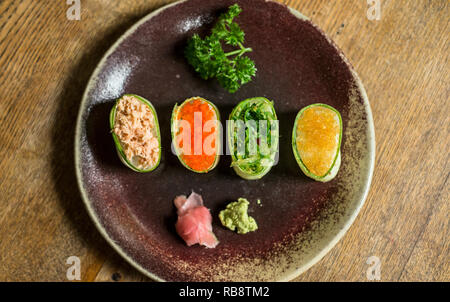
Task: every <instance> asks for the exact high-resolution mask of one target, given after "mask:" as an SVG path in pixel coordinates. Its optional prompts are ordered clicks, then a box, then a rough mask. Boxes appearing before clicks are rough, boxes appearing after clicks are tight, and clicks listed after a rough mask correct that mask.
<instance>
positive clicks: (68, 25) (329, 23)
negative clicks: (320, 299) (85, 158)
mask: <svg viewBox="0 0 450 302" xmlns="http://www.w3.org/2000/svg"><path fill="white" fill-rule="evenodd" d="M380 1H381V18H380V20H379V21H370V20H369V19H368V18H367V14H366V11H367V9H368V7H369V5H368V4H367V2H366V1H363V0H333V1H329V0H308V1H300V0H291V1H284V3H286V4H287V5H289V6H291V7H293V8H296V9H298V10H299V11H301V12H302V13H303V14H305V15H306V16H309V17H310V18H311V19H312V21H313V22H314V23H316V24H317V25H319V26H320V27H321V28H322V29H323V30H324V31H325V32H326V33H327V34H328V35H329V36H330V37H331V38H332V39H333V40H334V41H335V42H336V44H337V45H338V46H339V47H340V48H341V49H342V50H343V51H344V53H345V54H346V56H347V57H348V58H349V60H350V62H352V64H353V65H354V67H355V69H356V70H357V72H358V73H359V75H360V77H361V79H362V80H363V82H364V84H365V87H366V89H367V92H368V95H369V99H370V101H371V106H372V110H373V115H374V120H375V130H376V140H377V154H376V164H375V173H374V178H373V182H372V187H371V190H370V193H369V196H368V199H367V201H366V204H365V205H364V207H363V209H362V211H361V213H360V214H359V216H358V218H357V219H356V221H355V223H354V224H353V226H352V227H351V228H350V230H349V232H348V233H347V234H346V235H345V237H344V238H343V239H342V240H341V241H340V242H339V243H338V244H337V245H336V246H335V247H334V248H333V249H332V251H331V252H330V253H329V254H328V255H326V256H325V257H324V258H323V259H322V260H321V261H320V262H319V263H317V264H316V265H315V266H313V267H312V268H311V269H310V270H308V271H307V272H306V273H304V274H303V275H301V276H300V277H298V278H297V279H295V281H367V280H368V279H367V276H366V272H367V270H368V268H369V266H370V265H368V264H367V263H366V261H367V259H368V258H369V257H371V256H376V257H378V258H379V259H380V260H381V280H383V281H438V280H439V281H450V274H449V261H448V260H449V237H450V236H449V183H448V178H449V172H450V162H449V150H450V103H449V94H450V74H449V71H450V65H449V57H450V49H449V43H450V42H449V37H450V25H449V23H450V19H449V18H448V16H449V15H450V1H448V0H417V1H408V0H380ZM168 2H171V1H167V0H165V1H144V0H123V1H114V0H82V1H81V7H82V10H81V20H79V21H70V20H68V19H67V17H66V11H67V9H68V8H69V6H68V5H67V4H66V1H65V0H40V1H35V0H0V281H66V280H67V278H66V271H67V269H68V267H69V265H67V264H66V259H67V258H68V257H69V256H72V255H75V256H78V257H79V258H80V260H81V273H82V274H81V279H82V280H83V281H148V279H147V278H146V277H144V276H142V275H141V274H140V273H139V272H137V271H136V270H135V269H133V268H132V267H131V266H130V265H129V264H127V263H126V262H125V261H124V260H122V259H121V257H120V256H119V255H118V254H117V253H116V252H115V251H114V250H113V249H112V248H111V247H110V246H109V245H108V244H107V243H106V241H105V240H104V239H103V238H102V237H101V235H100V233H99V232H98V231H97V230H96V228H95V227H94V225H93V223H92V222H91V220H90V219H89V217H88V214H87V212H86V210H85V208H84V204H83V202H82V200H81V197H80V194H79V192H78V188H77V184H76V178H75V172H74V162H73V147H74V146H73V139H74V129H75V120H76V116H77V112H78V108H79V105H80V101H81V98H82V94H83V91H84V89H85V86H86V84H87V81H88V79H89V77H90V75H91V73H92V72H93V70H94V68H95V66H96V65H97V64H98V62H99V60H100V59H101V57H102V56H103V54H104V53H105V52H106V51H107V49H108V48H109V47H110V46H111V45H112V44H113V43H114V42H115V41H116V39H117V38H118V37H119V36H120V35H121V34H122V33H124V32H125V31H126V30H127V29H128V28H129V27H130V26H131V25H132V24H133V23H135V22H136V21H137V20H139V19H140V18H142V17H143V16H145V15H146V14H148V13H149V12H151V11H153V10H154V9H155V8H158V7H160V6H162V5H164V4H165V3H168Z"/></svg>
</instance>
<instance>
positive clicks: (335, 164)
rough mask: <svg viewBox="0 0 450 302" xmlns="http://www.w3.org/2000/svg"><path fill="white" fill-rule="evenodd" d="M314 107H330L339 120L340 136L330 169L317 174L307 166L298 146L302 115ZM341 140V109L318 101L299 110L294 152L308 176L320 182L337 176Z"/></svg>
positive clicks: (294, 132) (339, 163) (295, 125)
mask: <svg viewBox="0 0 450 302" xmlns="http://www.w3.org/2000/svg"><path fill="white" fill-rule="evenodd" d="M314 107H324V108H327V109H330V110H331V111H332V112H334V114H335V116H336V117H337V118H338V120H339V138H338V143H337V148H336V149H335V150H333V151H334V153H335V155H334V159H333V161H332V164H331V166H330V167H329V168H328V171H327V172H326V173H325V174H323V175H316V174H314V173H313V172H311V170H310V169H309V168H308V167H307V166H306V164H305V163H304V161H303V160H302V157H301V155H300V153H301V152H300V151H299V150H298V147H297V136H298V135H297V134H298V133H297V128H298V123H299V121H300V117H302V115H303V113H304V112H305V111H306V110H307V109H310V108H314ZM341 142H342V117H341V114H340V113H339V111H337V110H336V109H335V108H333V107H331V106H329V105H326V104H321V103H318V104H312V105H309V106H307V107H305V108H303V109H302V110H300V111H299V113H298V114H297V117H296V118H295V123H294V128H293V130H292V150H293V152H294V156H295V159H296V161H297V163H298V165H299V167H300V169H301V170H302V171H303V173H305V175H306V176H308V177H310V178H312V179H314V180H316V181H320V182H328V181H331V180H332V179H333V178H335V177H336V175H337V173H338V171H339V168H340V165H341Z"/></svg>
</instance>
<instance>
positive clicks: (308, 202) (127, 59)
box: [75, 0, 374, 281]
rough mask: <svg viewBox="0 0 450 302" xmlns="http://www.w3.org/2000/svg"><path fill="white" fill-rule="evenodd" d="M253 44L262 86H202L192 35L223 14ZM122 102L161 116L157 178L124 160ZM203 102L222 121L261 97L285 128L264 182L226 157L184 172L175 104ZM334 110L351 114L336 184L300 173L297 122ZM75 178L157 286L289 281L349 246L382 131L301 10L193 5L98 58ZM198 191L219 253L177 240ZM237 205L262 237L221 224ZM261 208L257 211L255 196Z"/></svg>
mask: <svg viewBox="0 0 450 302" xmlns="http://www.w3.org/2000/svg"><path fill="white" fill-rule="evenodd" d="M236 2H237V3H239V5H240V6H241V7H242V8H243V12H242V14H241V15H240V16H239V17H238V18H237V22H238V23H239V24H240V25H241V27H242V28H243V30H244V31H245V33H246V36H245V38H246V42H245V44H246V45H248V46H250V47H252V48H253V50H254V51H253V52H252V53H250V55H249V56H250V57H251V58H252V59H253V60H254V61H255V62H256V65H257V68H258V73H257V76H256V78H255V79H254V80H253V81H252V82H251V83H249V84H247V85H245V86H244V87H242V88H241V89H240V90H239V91H238V92H237V93H236V94H229V93H227V92H226V91H224V90H223V89H222V88H221V87H220V86H219V85H218V84H217V83H216V82H215V81H203V80H201V79H200V78H199V77H198V76H197V75H196V74H195V73H194V71H193V70H192V69H191V68H190V66H189V65H188V64H187V63H186V61H185V59H184V57H183V48H184V46H185V44H186V41H187V39H188V38H189V37H190V36H192V34H193V33H195V32H199V33H206V32H207V31H208V30H209V29H210V28H211V26H212V23H213V22H214V20H215V18H216V17H217V16H218V15H219V14H220V13H221V12H223V11H225V10H226V8H227V7H228V6H229V5H231V4H233V3H236ZM124 93H134V94H138V95H141V96H143V97H145V98H146V99H148V100H149V101H151V102H152V103H153V105H154V106H155V108H156V111H157V114H158V117H159V120H160V127H161V135H162V147H163V154H162V160H161V164H160V166H159V167H158V168H157V169H156V170H155V171H154V172H152V173H148V174H139V173H135V172H133V171H131V170H130V169H128V168H126V167H125V166H124V165H122V163H121V162H120V160H119V159H118V157H117V154H116V152H115V149H114V144H113V140H112V138H111V135H110V133H109V127H108V114H109V111H110V110H111V108H112V106H113V102H114V100H115V99H116V98H117V97H119V96H120V95H122V94H124ZM192 96H202V97H204V98H206V99H208V100H210V101H212V102H213V103H215V104H216V105H217V107H218V108H219V110H220V113H221V116H222V118H223V119H226V118H227V117H228V115H229V114H230V112H231V110H232V108H233V107H234V106H235V105H236V104H237V103H238V102H239V101H241V100H244V99H246V98H250V97H256V96H263V97H266V98H268V99H270V100H273V101H274V102H275V108H276V110H277V114H278V117H279V119H280V135H281V137H280V152H279V154H280V160H279V163H278V165H277V166H275V167H273V169H272V170H271V171H270V173H269V174H268V175H266V176H265V177H264V178H263V179H262V180H258V181H245V180H243V179H241V178H240V177H238V176H237V175H235V173H234V172H233V170H232V169H231V168H230V167H229V166H230V158H229V156H222V157H221V160H220V163H219V165H218V167H217V168H216V169H215V170H213V171H212V172H210V173H208V174H206V175H202V174H195V173H193V172H190V171H188V170H187V169H185V168H184V167H183V166H182V165H181V164H180V162H179V161H178V159H177V158H176V156H175V155H174V154H172V152H171V148H170V143H171V141H170V137H171V135H170V116H171V110H172V108H173V106H174V104H175V103H176V102H178V103H180V102H182V101H183V100H185V99H186V98H189V97H192ZM318 102H321V103H326V104H329V105H331V106H333V107H335V108H336V109H338V110H339V111H340V112H341V114H342V118H343V126H344V135H343V143H342V166H341V169H340V171H339V173H338V176H337V177H336V178H335V179H334V180H333V181H332V182H329V183H319V182H315V181H313V180H311V179H309V178H307V177H306V176H304V175H303V173H302V172H301V170H300V168H299V167H298V166H297V163H296V161H295V158H294V155H293V153H292V148H291V133H292V132H291V131H292V127H293V123H294V119H295V116H296V114H297V112H298V111H299V110H300V109H301V108H302V107H304V106H307V105H309V104H312V103H318ZM75 145H76V151H75V153H76V170H77V176H78V181H79V186H80V190H81V192H82V196H83V199H84V201H85V203H86V205H87V208H88V211H89V213H90V215H91V217H92V219H93V220H94V222H95V223H96V225H97V227H98V229H99V230H100V232H101V233H102V234H103V235H104V236H105V238H106V239H107V240H108V242H110V243H111V245H112V246H113V247H114V248H115V249H116V250H117V251H118V252H119V253H120V254H121V255H122V256H123V257H125V258H126V259H127V260H128V261H129V262H130V263H132V264H133V265H134V266H135V267H136V268H137V269H139V270H140V271H141V272H143V273H145V274H146V275H148V276H150V277H152V278H154V279H157V280H183V281H184V280H188V281H192V280H195V281H199V280H206V281H210V280H235V281H237V280H246V281H248V280H288V279H291V278H293V277H295V276H297V275H298V274H300V273H301V272H303V271H304V270H306V269H307V268H309V267H310V266H311V265H313V264H314V263H315V262H317V261H318V260H319V259H320V258H321V257H323V255H325V253H326V252H328V251H329V250H330V249H331V248H332V246H333V245H334V244H336V242H337V241H338V240H339V239H340V238H341V237H342V236H343V234H344V233H345V231H346V230H347V229H348V228H349V227H350V225H351V223H352V222H353V220H354V219H355V217H356V215H357V214H358V212H359V209H360V208H361V206H362V204H363V203H364V199H365V197H366V195H367V191H368V188H369V185H370V180H371V175H372V171H373V162H374V132H373V122H372V117H371V113H370V107H369V103H368V100H367V97H366V94H365V92H364V88H363V87H362V84H361V82H360V80H359V79H358V77H357V75H356V73H355V72H354V71H353V69H352V68H351V66H350V65H349V64H348V63H347V62H346V59H345V58H344V57H343V55H342V54H341V52H340V51H339V50H338V49H337V48H336V47H335V46H334V44H333V43H332V42H331V41H330V40H329V39H328V38H327V37H326V36H325V35H324V34H323V32H321V31H320V30H319V29H318V28H317V27H316V26H314V25H313V24H312V23H311V22H310V21H308V20H307V19H306V18H305V17H303V16H302V15H300V13H298V12H296V11H293V10H291V9H289V8H287V7H286V6H283V5H280V4H278V3H275V2H271V1H264V0H252V1H249V0H247V1H236V0H233V1H217V0H188V1H185V2H178V3H176V4H175V5H173V4H172V5H169V6H167V7H164V8H162V9H159V10H158V11H155V12H154V13H152V14H150V15H149V16H147V17H145V18H144V19H143V20H142V21H140V22H139V23H138V24H136V25H135V26H133V27H132V28H131V29H130V30H129V31H128V32H127V33H126V34H125V35H124V36H123V37H122V38H121V39H120V40H119V41H118V42H117V43H116V44H115V45H114V46H113V47H112V49H110V50H109V51H108V53H107V54H106V56H105V57H104V59H103V60H102V61H101V62H100V64H99V66H98V68H97V70H96V71H95V72H94V75H93V76H92V78H91V81H90V83H89V85H88V87H87V90H86V93H85V96H84V99H83V103H82V106H81V109H80V114H79V118H78V126H77V133H76V141H75ZM192 190H194V191H195V192H198V193H200V194H202V195H203V199H204V201H205V204H206V206H207V207H208V208H210V209H211V212H212V215H213V228H214V232H215V234H216V235H217V237H218V238H219V240H220V244H219V245H218V246H217V248H215V249H206V248H204V247H200V246H193V247H187V246H186V245H185V244H184V242H183V241H182V240H181V239H180V238H179V237H178V236H177V234H176V232H175V227H174V225H175V221H176V213H175V212H176V211H175V208H174V206H173V199H174V198H175V196H176V195H179V194H189V193H190V192H191V191H192ZM238 197H246V198H248V199H249V200H250V202H251V207H250V214H251V215H252V216H253V217H254V218H255V219H256V221H257V222H258V225H259V229H258V231H256V232H253V233H250V234H247V235H238V234H235V233H233V232H231V231H229V230H226V229H225V228H223V227H222V226H221V225H220V221H219V219H218V217H217V215H218V213H219V211H220V210H221V209H222V208H223V207H224V206H225V205H226V204H227V203H229V202H231V201H234V200H236V199H237V198H238ZM257 199H261V203H262V204H261V206H260V205H257V203H256V200H257Z"/></svg>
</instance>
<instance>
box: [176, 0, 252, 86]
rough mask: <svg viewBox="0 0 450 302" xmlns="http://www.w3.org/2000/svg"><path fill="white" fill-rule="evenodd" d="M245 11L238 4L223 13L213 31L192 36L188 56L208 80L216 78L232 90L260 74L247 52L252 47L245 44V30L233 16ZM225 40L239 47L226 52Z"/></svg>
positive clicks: (190, 62) (190, 61) (196, 68)
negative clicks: (205, 34) (204, 35)
mask: <svg viewBox="0 0 450 302" xmlns="http://www.w3.org/2000/svg"><path fill="white" fill-rule="evenodd" d="M241 12H242V9H241V8H240V7H239V5H237V4H234V5H232V6H230V7H229V8H228V11H227V12H226V13H224V14H222V15H220V17H219V19H218V21H217V23H216V24H215V25H214V27H213V29H212V31H211V35H209V36H207V37H205V38H203V39H202V38H200V36H199V35H198V34H194V36H193V37H192V38H191V39H190V40H189V42H188V44H187V47H186V49H185V56H186V58H187V60H188V62H189V64H190V65H192V66H193V67H194V69H195V71H196V72H198V73H199V74H200V76H201V77H202V78H203V79H204V80H208V79H211V78H216V79H217V81H218V82H219V83H220V85H221V86H222V87H223V88H225V89H226V90H228V91H229V92H230V93H234V92H236V91H237V90H238V89H239V88H240V87H241V86H242V85H244V84H246V83H248V82H250V81H251V79H252V77H253V76H255V74H256V67H255V63H254V62H253V61H252V60H251V59H250V58H249V57H247V56H244V54H245V53H247V52H251V51H252V49H251V48H249V47H244V45H243V43H244V36H245V33H244V31H243V30H242V29H241V28H240V27H239V24H237V23H236V22H233V19H234V18H235V17H236V16H238V15H239V14H240V13H241ZM222 43H225V44H227V45H231V46H233V47H235V48H236V49H235V50H232V51H230V52H227V53H225V51H224V50H223V47H222Z"/></svg>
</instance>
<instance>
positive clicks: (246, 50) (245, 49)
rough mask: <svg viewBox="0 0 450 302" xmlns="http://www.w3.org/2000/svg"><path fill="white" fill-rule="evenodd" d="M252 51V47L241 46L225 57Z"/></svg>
mask: <svg viewBox="0 0 450 302" xmlns="http://www.w3.org/2000/svg"><path fill="white" fill-rule="evenodd" d="M250 51H253V50H252V49H251V48H241V49H238V50H235V51H231V52H228V53H226V54H225V57H229V56H234V55H239V56H242V55H243V54H244V53H246V52H250Z"/></svg>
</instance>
